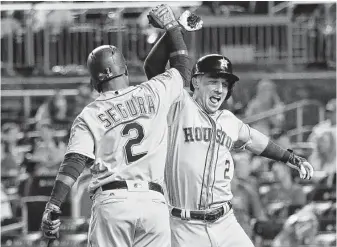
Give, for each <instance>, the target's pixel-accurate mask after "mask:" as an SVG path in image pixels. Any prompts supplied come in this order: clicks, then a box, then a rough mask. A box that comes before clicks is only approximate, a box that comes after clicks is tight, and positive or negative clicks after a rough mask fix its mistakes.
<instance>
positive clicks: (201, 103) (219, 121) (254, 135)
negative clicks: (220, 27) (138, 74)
mask: <svg viewBox="0 0 337 247" xmlns="http://www.w3.org/2000/svg"><path fill="white" fill-rule="evenodd" d="M165 49H167V47H166V44H165V41H164V39H162V40H160V41H159V43H157V44H156V46H155V47H154V48H153V50H152V51H151V52H150V55H149V56H148V57H147V60H146V64H145V69H146V72H147V75H148V77H152V76H155V75H156V74H158V73H159V72H160V71H161V70H163V69H164V68H165V64H166V62H167V61H165V60H164V59H162V60H160V58H164V57H165V56H163V55H161V56H160V57H159V58H158V56H157V54H162V53H163V51H164V50H165ZM154 63H155V66H153V64H154ZM149 68H155V69H152V70H151V69H149ZM159 68H161V69H159ZM238 80H239V78H238V77H237V76H235V75H234V74H233V73H232V64H231V62H230V60H229V59H228V58H226V57H224V56H222V55H219V54H211V55H207V56H204V57H202V58H200V59H199V60H198V62H197V63H196V65H195V66H194V69H193V72H192V81H191V84H190V87H191V91H192V92H193V96H192V97H191V96H190V95H189V93H188V92H187V91H186V90H184V92H183V94H182V95H181V97H180V98H179V100H177V102H176V103H175V104H174V105H173V106H172V107H171V110H170V114H169V118H168V124H169V143H168V147H169V150H168V154H167V164H166V169H165V183H166V187H167V195H168V201H169V204H170V207H171V235H172V240H171V241H172V246H173V247H176V246H195V247H198V246H200V247H201V246H202V247H207V246H212V247H217V246H221V247H233V246H240V247H248V246H250V247H251V246H253V244H252V242H251V240H250V239H249V237H248V236H247V235H246V234H245V232H244V231H243V229H242V228H241V226H240V225H239V223H238V222H237V220H236V218H235V216H234V214H233V209H232V205H231V203H230V200H231V199H232V198H233V195H232V192H231V184H230V182H231V180H232V178H233V172H234V164H233V159H232V156H231V153H230V152H231V151H232V150H233V149H234V148H238V149H240V148H241V149H247V150H250V151H251V152H253V153H254V154H257V155H261V156H264V157H267V158H271V159H274V160H278V161H283V162H284V163H286V164H288V165H289V166H291V167H292V168H295V169H297V170H298V171H299V173H300V176H301V178H305V179H310V178H311V177H312V176H313V168H312V166H311V165H310V164H309V163H308V162H307V161H306V160H305V159H304V158H301V157H299V156H297V155H295V154H294V153H293V152H292V151H291V150H285V149H283V148H281V147H279V146H278V145H276V144H275V143H273V142H272V141H271V140H270V139H269V138H268V137H266V136H265V135H263V134H262V133H260V132H258V131H257V130H255V129H253V128H250V127H249V126H248V125H247V124H244V123H243V122H242V121H241V120H239V119H238V118H237V117H236V116H235V115H234V114H232V113H231V112H230V111H228V110H219V107H220V106H221V104H222V103H223V102H224V101H225V100H227V99H228V98H229V97H230V96H231V93H232V90H233V86H234V84H235V82H236V81H238ZM248 165H250V164H247V166H248Z"/></svg>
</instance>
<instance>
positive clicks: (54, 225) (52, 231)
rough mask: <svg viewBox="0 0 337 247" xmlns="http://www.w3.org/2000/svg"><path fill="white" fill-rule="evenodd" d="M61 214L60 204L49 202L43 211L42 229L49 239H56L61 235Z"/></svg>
mask: <svg viewBox="0 0 337 247" xmlns="http://www.w3.org/2000/svg"><path fill="white" fill-rule="evenodd" d="M60 215H61V210H60V208H59V207H58V206H56V205H54V204H51V203H49V202H48V203H47V205H46V209H45V210H44V212H43V216H42V222H41V230H42V231H43V235H44V236H45V237H46V238H49V239H55V238H58V237H59V230H60V225H61V221H60V219H59V216H60Z"/></svg>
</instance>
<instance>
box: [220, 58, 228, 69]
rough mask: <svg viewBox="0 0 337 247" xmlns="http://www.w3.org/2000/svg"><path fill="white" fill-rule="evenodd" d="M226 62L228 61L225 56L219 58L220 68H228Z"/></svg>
mask: <svg viewBox="0 0 337 247" xmlns="http://www.w3.org/2000/svg"><path fill="white" fill-rule="evenodd" d="M228 63H229V62H228V60H226V59H225V58H223V59H221V60H220V66H221V67H222V68H226V69H228Z"/></svg>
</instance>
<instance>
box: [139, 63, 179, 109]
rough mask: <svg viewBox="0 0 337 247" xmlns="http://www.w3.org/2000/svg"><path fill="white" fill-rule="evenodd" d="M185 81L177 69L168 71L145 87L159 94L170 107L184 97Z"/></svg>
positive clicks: (146, 83)
mask: <svg viewBox="0 0 337 247" xmlns="http://www.w3.org/2000/svg"><path fill="white" fill-rule="evenodd" d="M183 85H184V82H183V79H182V77H181V75H180V73H179V71H178V70H177V69H175V68H171V69H169V70H166V71H165V72H164V73H162V74H159V75H157V76H155V77H153V78H152V79H151V80H149V81H147V82H144V83H143V86H146V87H148V88H149V89H150V90H153V91H155V92H156V94H158V97H159V98H160V99H161V100H163V99H164V100H165V103H167V104H168V105H169V106H171V105H172V104H173V103H175V102H177V101H178V100H179V99H180V97H182V92H183Z"/></svg>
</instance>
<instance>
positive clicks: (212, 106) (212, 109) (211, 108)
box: [207, 103, 221, 114]
mask: <svg viewBox="0 0 337 247" xmlns="http://www.w3.org/2000/svg"><path fill="white" fill-rule="evenodd" d="M220 106H221V104H213V103H210V104H208V106H207V112H208V113H211V114H213V113H215V112H216V111H217V110H219V108H220Z"/></svg>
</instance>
